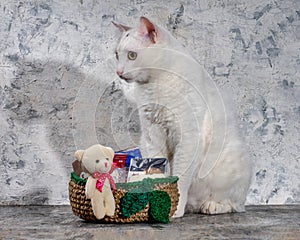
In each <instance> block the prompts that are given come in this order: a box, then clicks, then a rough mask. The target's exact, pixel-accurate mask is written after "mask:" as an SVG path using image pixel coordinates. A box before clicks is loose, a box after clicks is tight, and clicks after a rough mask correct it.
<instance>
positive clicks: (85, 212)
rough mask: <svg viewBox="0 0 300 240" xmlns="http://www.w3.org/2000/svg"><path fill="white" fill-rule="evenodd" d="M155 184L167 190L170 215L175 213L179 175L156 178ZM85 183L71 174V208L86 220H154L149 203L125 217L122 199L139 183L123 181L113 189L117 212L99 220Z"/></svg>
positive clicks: (156, 187) (158, 187)
mask: <svg viewBox="0 0 300 240" xmlns="http://www.w3.org/2000/svg"><path fill="white" fill-rule="evenodd" d="M154 181H155V185H154V187H153V190H160V191H164V192H166V193H167V194H168V195H169V197H170V200H171V208H170V214H169V215H170V217H171V216H173V215H174V213H175V211H176V209H177V204H178V199H179V193H178V186H177V181H178V178H177V177H168V178H165V179H164V178H162V179H157V180H154ZM85 183H86V180H84V179H81V178H79V177H78V176H76V175H75V174H74V173H72V175H71V180H70V182H69V199H70V203H71V208H72V211H73V212H74V214H75V215H76V216H78V217H80V218H81V219H83V220H85V221H91V222H98V223H134V222H151V221H153V220H152V219H151V218H150V217H149V203H148V204H147V206H146V207H145V208H144V209H143V210H142V211H140V212H137V213H135V214H133V215H131V216H130V217H124V216H123V215H122V212H121V201H122V198H123V197H124V196H125V194H126V193H127V192H128V191H130V190H132V189H133V188H136V187H137V186H138V183H122V184H116V186H117V189H116V190H114V191H113V195H114V198H115V203H116V209H115V214H114V216H112V217H108V216H106V217H104V218H103V219H101V220H97V218H96V217H95V215H94V213H93V210H92V205H91V201H90V200H89V199H87V198H86V196H85Z"/></svg>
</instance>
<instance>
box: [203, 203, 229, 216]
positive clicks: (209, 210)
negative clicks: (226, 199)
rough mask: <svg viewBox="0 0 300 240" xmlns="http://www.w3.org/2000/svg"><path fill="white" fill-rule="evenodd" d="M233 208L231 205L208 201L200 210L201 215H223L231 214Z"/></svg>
mask: <svg viewBox="0 0 300 240" xmlns="http://www.w3.org/2000/svg"><path fill="white" fill-rule="evenodd" d="M231 212H233V208H232V206H231V205H230V204H229V203H222V202H215V201H206V202H204V203H203V204H202V206H201V208H200V213H204V214H211V215H213V214H222V213H231Z"/></svg>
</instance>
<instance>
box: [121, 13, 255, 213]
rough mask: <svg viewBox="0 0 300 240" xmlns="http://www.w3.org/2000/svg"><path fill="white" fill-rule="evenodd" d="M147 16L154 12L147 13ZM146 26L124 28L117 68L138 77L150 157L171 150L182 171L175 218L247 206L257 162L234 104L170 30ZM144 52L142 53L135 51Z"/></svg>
mask: <svg viewBox="0 0 300 240" xmlns="http://www.w3.org/2000/svg"><path fill="white" fill-rule="evenodd" d="M146 20H147V19H146ZM144 24H145V18H143V19H141V25H140V27H139V28H138V29H131V30H127V31H123V35H122V37H121V39H120V42H119V44H118V46H117V48H116V51H117V52H118V56H119V61H118V67H117V71H119V72H122V73H123V75H122V77H123V78H125V79H126V80H127V82H129V83H131V84H133V89H134V97H135V100H136V104H137V106H138V110H139V116H140V122H141V128H142V136H141V149H142V153H143V155H144V156H145V157H167V158H168V159H169V160H170V163H171V173H172V175H176V176H179V192H180V199H179V205H178V209H177V211H176V213H175V215H174V216H175V217H181V216H183V214H184V212H185V211H186V212H187V211H192V212H201V213H206V214H218V213H227V212H233V211H243V210H244V203H245V199H246V194H247V191H248V188H249V184H250V176H251V164H250V162H249V161H248V159H247V158H246V157H245V153H244V150H243V149H244V148H243V143H242V142H241V140H240V138H239V136H238V134H237V131H236V127H235V124H234V121H233V120H234V117H233V114H232V111H230V110H227V108H226V107H225V104H224V100H223V98H222V96H221V94H220V93H219V91H218V89H217V87H216V86H215V85H214V82H213V81H212V80H211V78H210V77H209V76H208V74H207V73H206V71H205V70H204V69H203V68H202V67H201V66H200V65H199V64H198V63H197V62H196V61H195V60H194V59H193V58H192V57H191V56H190V55H189V54H187V51H186V50H185V49H184V48H183V47H182V46H181V45H180V44H179V43H178V42H177V40H176V39H175V38H173V37H172V36H171V35H170V34H169V33H168V32H167V31H166V30H164V29H163V28H161V27H159V26H157V25H155V37H156V38H155V42H154V43H153V41H151V39H150V38H149V33H147V32H145V26H144ZM128 51H134V52H137V56H138V57H137V58H136V60H129V59H128V58H127V53H128Z"/></svg>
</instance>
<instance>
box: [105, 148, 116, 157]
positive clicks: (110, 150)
mask: <svg viewBox="0 0 300 240" xmlns="http://www.w3.org/2000/svg"><path fill="white" fill-rule="evenodd" d="M105 152H106V154H108V155H109V156H110V158H111V159H113V158H114V156H115V152H114V150H113V149H112V148H110V147H105Z"/></svg>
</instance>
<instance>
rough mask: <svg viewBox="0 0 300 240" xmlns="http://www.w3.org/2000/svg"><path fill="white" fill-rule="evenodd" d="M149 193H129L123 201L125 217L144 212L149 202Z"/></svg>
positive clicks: (122, 207) (122, 206) (122, 210)
mask: <svg viewBox="0 0 300 240" xmlns="http://www.w3.org/2000/svg"><path fill="white" fill-rule="evenodd" d="M149 196H150V195H149V193H147V192H144V193H132V192H128V193H126V195H125V196H124V197H123V198H122V200H121V212H122V215H123V216H124V217H130V216H131V215H133V214H135V213H138V212H140V211H142V210H143V209H144V208H145V207H146V206H147V204H148V202H149Z"/></svg>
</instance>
